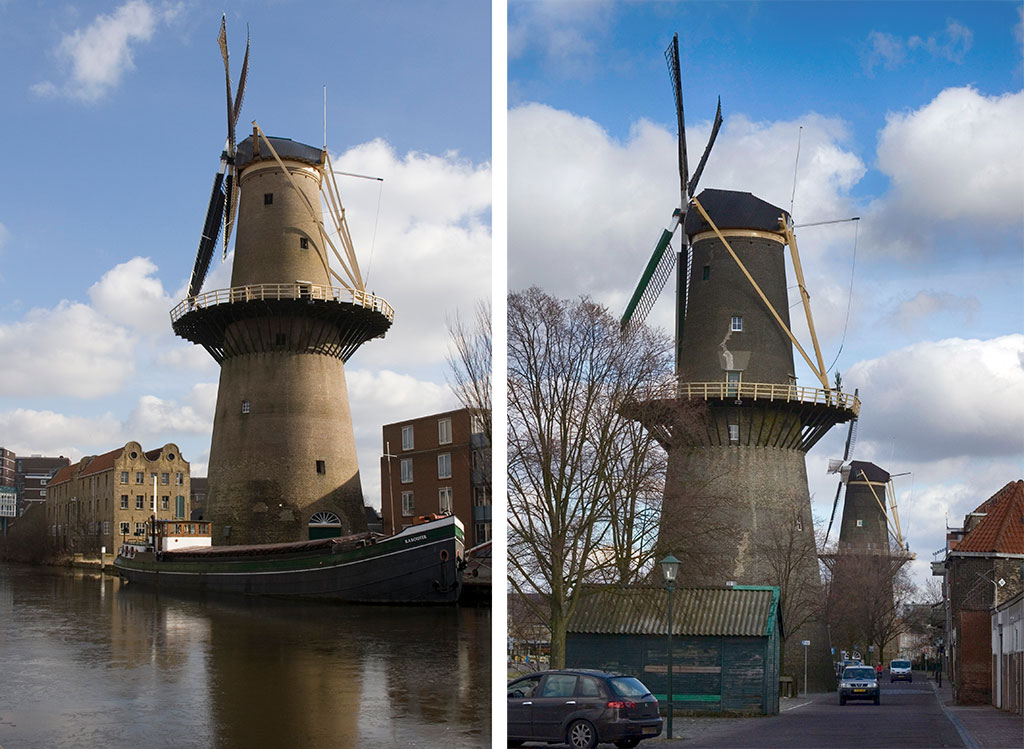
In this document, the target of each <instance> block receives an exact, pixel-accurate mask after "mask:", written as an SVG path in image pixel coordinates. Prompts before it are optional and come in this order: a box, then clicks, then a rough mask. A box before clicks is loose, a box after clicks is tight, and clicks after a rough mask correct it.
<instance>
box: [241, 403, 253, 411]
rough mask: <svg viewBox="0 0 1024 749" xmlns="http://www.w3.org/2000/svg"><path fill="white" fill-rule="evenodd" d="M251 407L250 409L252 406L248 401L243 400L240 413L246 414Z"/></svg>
mask: <svg viewBox="0 0 1024 749" xmlns="http://www.w3.org/2000/svg"><path fill="white" fill-rule="evenodd" d="M251 409H252V406H251V405H250V403H249V401H247V400H243V401H242V413H244V414H247V413H249V411H250V410H251Z"/></svg>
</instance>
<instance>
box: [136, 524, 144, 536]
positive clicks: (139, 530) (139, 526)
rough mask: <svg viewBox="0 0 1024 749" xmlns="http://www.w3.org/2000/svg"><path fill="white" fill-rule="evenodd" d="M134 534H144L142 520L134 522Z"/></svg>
mask: <svg viewBox="0 0 1024 749" xmlns="http://www.w3.org/2000/svg"><path fill="white" fill-rule="evenodd" d="M135 535H136V536H145V535H146V524H145V523H144V522H143V523H136V524H135Z"/></svg>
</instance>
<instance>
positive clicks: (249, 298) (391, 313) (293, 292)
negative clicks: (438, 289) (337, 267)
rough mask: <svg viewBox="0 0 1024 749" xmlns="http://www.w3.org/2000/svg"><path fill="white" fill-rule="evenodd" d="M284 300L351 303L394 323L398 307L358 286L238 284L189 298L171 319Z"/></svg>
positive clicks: (175, 320) (177, 307)
mask: <svg viewBox="0 0 1024 749" xmlns="http://www.w3.org/2000/svg"><path fill="white" fill-rule="evenodd" d="M282 299H301V300H307V299H308V300H318V301H324V302H337V303H339V304H352V305H355V306H357V307H363V308H364V309H370V310H373V311H374V312H379V313H380V314H382V315H384V316H385V317H386V318H387V319H388V321H389V322H394V319H395V310H394V309H393V308H392V307H391V305H390V304H388V303H387V302H386V301H384V300H383V299H381V298H380V297H378V296H374V295H373V294H370V293H367V292H365V291H359V290H358V289H342V288H338V287H337V286H321V285H318V284H306V283H263V284H255V285H252V286H235V287H233V288H230V289H217V290H216V291H207V292H206V293H205V294H199V295H197V296H194V297H189V298H187V299H185V300H184V301H182V302H180V303H179V304H178V305H177V306H176V307H175V308H174V309H172V310H171V322H172V323H174V322H177V321H178V320H179V319H181V318H182V317H184V316H185V315H187V314H188V313H189V312H194V311H195V310H197V309H205V308H207V307H215V306H217V305H219V304H234V303H238V302H254V301H278V300H282Z"/></svg>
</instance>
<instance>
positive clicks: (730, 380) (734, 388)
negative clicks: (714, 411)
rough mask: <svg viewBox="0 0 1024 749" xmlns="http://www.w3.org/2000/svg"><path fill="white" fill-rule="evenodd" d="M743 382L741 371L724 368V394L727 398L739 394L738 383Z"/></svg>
mask: <svg viewBox="0 0 1024 749" xmlns="http://www.w3.org/2000/svg"><path fill="white" fill-rule="evenodd" d="M742 383H743V373H742V372H740V371H739V370H738V369H727V370H725V394H726V397H728V398H735V397H736V396H737V395H739V392H740V385H741V384H742Z"/></svg>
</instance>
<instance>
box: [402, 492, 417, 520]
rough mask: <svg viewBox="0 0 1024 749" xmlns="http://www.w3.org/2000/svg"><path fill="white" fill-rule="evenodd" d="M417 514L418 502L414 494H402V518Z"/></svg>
mask: <svg viewBox="0 0 1024 749" xmlns="http://www.w3.org/2000/svg"><path fill="white" fill-rule="evenodd" d="M414 512H416V500H415V498H414V497H413V495H412V492H402V517H406V518H409V517H412V515H413V513H414Z"/></svg>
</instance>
